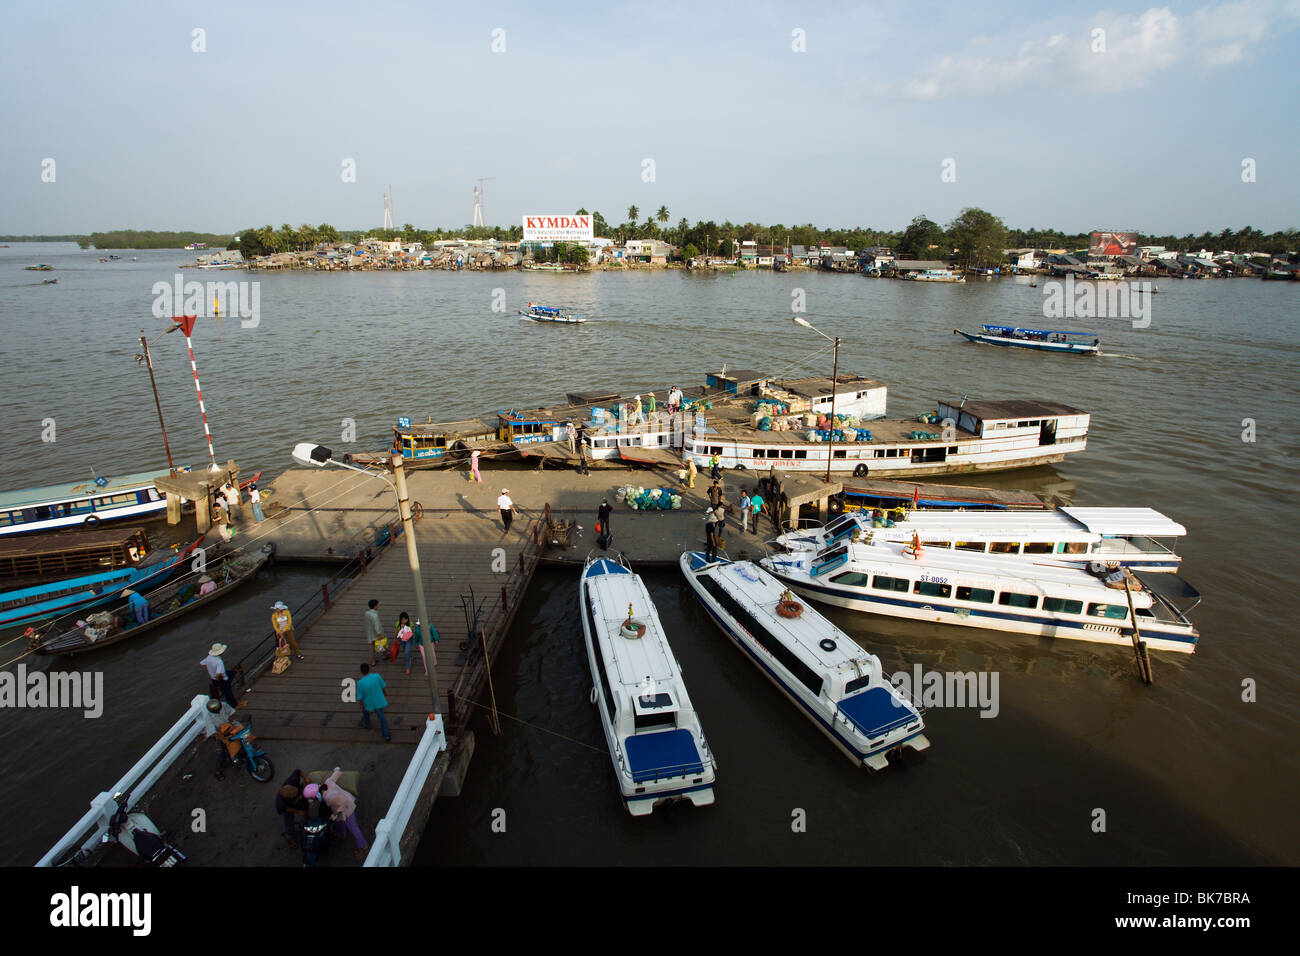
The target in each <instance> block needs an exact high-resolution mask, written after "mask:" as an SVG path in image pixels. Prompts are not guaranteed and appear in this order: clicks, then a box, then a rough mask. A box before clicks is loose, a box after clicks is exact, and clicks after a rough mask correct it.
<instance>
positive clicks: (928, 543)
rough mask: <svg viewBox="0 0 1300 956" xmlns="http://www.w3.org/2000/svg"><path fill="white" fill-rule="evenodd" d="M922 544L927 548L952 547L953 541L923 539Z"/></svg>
mask: <svg viewBox="0 0 1300 956" xmlns="http://www.w3.org/2000/svg"><path fill="white" fill-rule="evenodd" d="M921 544H922V545H923V546H924V547H927V548H951V547H952V542H951V541H922V542H921Z"/></svg>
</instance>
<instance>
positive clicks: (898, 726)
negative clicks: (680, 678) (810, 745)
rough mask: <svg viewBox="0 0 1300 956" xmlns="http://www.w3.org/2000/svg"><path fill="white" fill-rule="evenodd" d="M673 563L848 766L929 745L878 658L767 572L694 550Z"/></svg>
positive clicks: (875, 764) (877, 766)
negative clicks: (794, 597)
mask: <svg viewBox="0 0 1300 956" xmlns="http://www.w3.org/2000/svg"><path fill="white" fill-rule="evenodd" d="M680 562H681V568H682V573H683V574H684V575H685V576H686V580H687V581H688V582H689V583H690V585H691V589H692V590H693V591H694V592H695V596H696V597H697V598H699V600H700V603H701V604H703V605H704V608H705V610H707V611H708V612H709V616H710V617H712V618H713V620H714V622H715V623H716V624H717V625H718V627H719V628H721V629H722V632H723V633H724V634H726V635H727V636H728V637H729V638H731V641H732V643H734V644H735V645H736V646H737V647H739V648H740V649H741V650H742V651H744V652H745V656H746V657H748V658H749V659H750V660H751V661H753V663H754V664H755V665H757V667H758V669H759V670H760V671H762V672H763V674H764V675H765V676H766V677H767V678H768V679H769V680H770V681H772V683H773V684H775V685H776V686H777V688H778V689H779V690H780V691H781V692H782V693H783V694H784V695H785V696H786V697H787V698H788V699H789V700H790V701H791V702H792V703H793V704H794V705H795V706H796V707H797V708H798V709H799V710H800V711H801V712H802V713H803V714H804V716H806V717H807V718H808V719H809V720H811V721H812V722H813V724H814V725H815V726H816V727H817V729H818V730H820V731H821V732H822V733H823V734H825V735H826V736H827V737H829V738H830V739H831V741H832V742H833V743H834V744H835V745H836V747H838V748H839V749H840V751H841V752H843V753H844V754H845V755H846V756H847V757H848V758H849V759H850V760H852V761H853V762H854V763H855V764H858V765H859V766H866V767H870V768H871V769H872V770H883V769H885V768H886V767H887V766H888V765H889V761H888V755H889V754H891V753H896V752H898V751H900V750H902V749H904V748H906V749H910V750H918V751H920V750H925V749H927V748H928V747H929V746H930V741H929V740H928V739H927V738H926V737H925V735H924V734H923V733H922V731H923V730H924V729H925V721H924V719H923V717H922V714H921V709H920V708H919V707H918V706H916V705H915V704H914V703H913V702H912V701H910V700H908V699H907V697H906V696H905V695H904V694H903V692H902V691H900V690H899V689H898V688H896V687H894V686H893V685H892V684H891V683H890V682H889V681H888V680H887V679H886V678H885V675H884V670H883V668H882V667H881V664H880V659H879V658H877V657H876V656H875V655H873V654H869V653H867V652H865V651H863V650H862V649H861V648H860V647H858V645H857V644H856V643H854V641H853V640H852V639H851V638H850V637H849V636H848V635H847V634H845V633H844V632H843V631H841V630H840V629H839V628H837V627H836V626H835V625H834V624H832V623H831V622H830V621H828V620H827V619H826V618H824V617H823V616H822V615H820V614H818V613H817V612H816V611H815V610H813V609H812V608H811V607H805V606H803V605H802V604H799V603H798V602H797V601H792V600H790V599H789V593H788V591H787V590H786V588H785V585H783V584H781V583H780V582H779V581H777V579H776V578H774V577H773V576H772V575H771V574H769V573H768V572H766V571H764V570H763V569H762V568H761V567H759V566H758V565H756V564H754V563H753V562H750V561H743V562H732V561H728V560H726V559H720V560H715V561H709V560H707V559H706V557H705V556H704V554H702V553H701V552H699V551H687V552H685V553H683V554H682V556H681V559H680Z"/></svg>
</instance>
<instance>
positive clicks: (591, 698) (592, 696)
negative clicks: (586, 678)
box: [587, 684, 596, 704]
mask: <svg viewBox="0 0 1300 956" xmlns="http://www.w3.org/2000/svg"><path fill="white" fill-rule="evenodd" d="M587 700H589V701H590V702H591V703H593V704H594V703H595V702H596V687H595V685H594V684H593V685H592V688H591V693H590V694H588V695H587Z"/></svg>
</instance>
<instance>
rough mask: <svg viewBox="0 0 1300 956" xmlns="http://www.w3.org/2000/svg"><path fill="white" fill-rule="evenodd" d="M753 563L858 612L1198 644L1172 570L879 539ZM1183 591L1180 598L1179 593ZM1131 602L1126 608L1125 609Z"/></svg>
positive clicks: (1174, 646) (1191, 593)
mask: <svg viewBox="0 0 1300 956" xmlns="http://www.w3.org/2000/svg"><path fill="white" fill-rule="evenodd" d="M760 564H761V565H762V566H763V567H764V568H766V569H767V570H768V571H770V572H771V573H772V574H774V575H775V576H776V577H777V579H778V580H780V581H782V582H784V583H785V584H786V586H788V587H789V588H791V589H792V590H794V591H795V592H797V593H799V594H802V595H804V596H805V597H807V598H810V599H811V600H814V601H821V602H823V603H825V604H833V605H835V606H837V607H844V608H849V609H850V610H855V611H866V612H869V613H872V614H880V615H883V616H886V617H901V618H908V619H911V620H915V621H927V622H930V623H938V624H954V625H959V626H964V627H977V628H985V629H988V630H995V631H1009V632H1013V633H1020V634H1033V635H1038V636H1041V637H1060V638H1068V639H1071V640H1079V641H1090V642H1093V643H1099V644H1120V645H1128V644H1132V642H1133V636H1134V635H1133V631H1134V626H1135V618H1136V626H1137V628H1138V630H1139V631H1140V637H1141V640H1143V641H1145V642H1146V643H1147V645H1148V646H1149V647H1150V648H1151V649H1152V650H1161V651H1179V652H1182V653H1186V654H1190V653H1193V652H1195V650H1196V643H1197V639H1198V635H1197V631H1196V628H1194V627H1193V626H1192V624H1191V622H1190V621H1188V619H1187V617H1186V613H1187V612H1188V611H1190V610H1191V609H1192V608H1194V607H1195V606H1196V604H1199V603H1200V594H1199V593H1198V592H1197V591H1196V589H1195V588H1193V587H1191V585H1189V584H1187V582H1185V581H1183V580H1182V578H1179V577H1178V576H1177V575H1174V574H1156V575H1151V576H1150V578H1149V579H1142V578H1139V577H1137V575H1136V574H1135V573H1134V572H1132V571H1127V570H1125V569H1123V568H1118V569H1117V570H1108V571H1107V573H1106V576H1107V578H1111V577H1113V578H1114V580H1113V582H1112V583H1111V584H1107V583H1106V582H1105V581H1103V580H1102V578H1101V577H1100V576H1099V575H1096V574H1093V573H1090V572H1089V571H1087V570H1083V569H1080V568H1078V567H1077V566H1071V565H1067V564H1063V563H1062V562H1059V561H1054V560H1052V559H1051V558H1050V557H1049V558H1045V559H1044V560H1040V561H1027V560H1025V558H1023V557H1004V556H1000V555H991V554H966V553H964V552H960V551H945V550H943V549H941V548H936V549H933V550H931V549H927V548H924V547H918V544H917V541H916V539H915V538H914V539H913V543H912V544H911V545H905V544H903V543H901V542H893V541H885V542H873V543H871V544H860V543H856V542H851V541H850V542H847V543H844V542H841V543H839V544H835V545H832V546H831V547H829V548H826V549H825V550H823V551H819V552H811V551H799V552H792V553H789V554H778V555H770V556H768V557H765V558H763V559H762V561H761V562H760ZM1184 599H1187V600H1190V602H1191V603H1190V604H1189V605H1188V606H1187V607H1179V606H1178V604H1177V603H1176V602H1177V601H1180V600H1184ZM1130 608H1132V611H1130Z"/></svg>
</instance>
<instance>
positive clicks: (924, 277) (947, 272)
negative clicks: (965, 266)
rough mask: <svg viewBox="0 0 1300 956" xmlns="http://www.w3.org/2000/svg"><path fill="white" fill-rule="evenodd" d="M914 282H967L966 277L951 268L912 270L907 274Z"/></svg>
mask: <svg viewBox="0 0 1300 956" xmlns="http://www.w3.org/2000/svg"><path fill="white" fill-rule="evenodd" d="M907 278H908V279H910V280H911V281H913V282H965V281H966V277H965V276H964V275H959V274H958V273H956V272H953V271H952V270H951V269H924V270H922V271H920V272H911V273H908V276H907Z"/></svg>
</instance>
